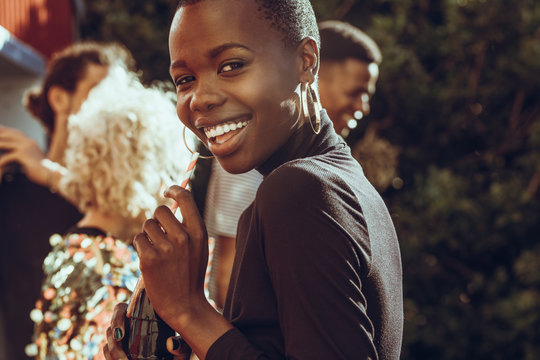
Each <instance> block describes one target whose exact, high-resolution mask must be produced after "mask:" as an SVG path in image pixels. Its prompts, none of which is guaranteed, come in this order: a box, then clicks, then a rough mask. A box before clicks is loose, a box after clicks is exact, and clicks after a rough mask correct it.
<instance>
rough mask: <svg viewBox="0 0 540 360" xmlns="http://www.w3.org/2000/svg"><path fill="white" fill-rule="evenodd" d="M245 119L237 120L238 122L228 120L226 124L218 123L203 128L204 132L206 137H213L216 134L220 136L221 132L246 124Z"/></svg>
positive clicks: (239, 127)
mask: <svg viewBox="0 0 540 360" xmlns="http://www.w3.org/2000/svg"><path fill="white" fill-rule="evenodd" d="M247 124H248V122H247V121H238V122H230V123H226V124H220V125H217V126H212V127H207V128H204V133H205V134H206V137H208V138H213V137H216V136H220V135H223V134H226V133H228V132H229V131H234V130H236V129H241V128H243V127H244V126H247Z"/></svg>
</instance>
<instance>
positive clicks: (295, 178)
mask: <svg viewBox="0 0 540 360" xmlns="http://www.w3.org/2000/svg"><path fill="white" fill-rule="evenodd" d="M322 117H323V121H322V129H321V132H320V133H319V134H318V135H314V134H313V133H312V132H311V133H310V132H308V131H306V130H305V129H303V130H299V131H298V133H297V134H295V135H294V136H292V137H291V138H290V139H289V141H288V142H287V143H286V144H285V146H284V147H283V148H282V149H280V150H279V151H278V152H277V153H276V154H274V155H273V156H272V157H271V158H270V159H269V160H268V161H267V162H265V163H264V164H263V165H262V166H261V167H260V168H259V169H258V170H259V171H260V172H261V173H262V174H263V175H264V180H263V182H262V184H261V185H260V187H259V190H258V192H257V196H256V198H255V201H254V202H253V204H252V205H251V206H250V207H248V208H247V209H246V211H245V212H244V213H243V214H242V217H241V218H240V221H239V225H238V233H237V244H236V257H235V261H234V267H233V272H232V276H231V281H230V285H229V292H228V294H227V301H226V304H225V309H224V316H225V317H226V318H227V319H228V320H229V321H231V323H232V324H233V325H234V326H235V328H234V329H232V330H229V331H228V332H227V333H225V334H224V335H223V336H221V337H220V338H219V339H218V340H217V341H216V342H215V343H214V344H213V345H212V346H211V348H210V349H209V351H208V354H207V359H209V360H212V359H267V358H268V359H283V358H287V359H310V360H312V359H398V358H399V353H400V349H401V340H402V331H403V298H402V273H401V258H400V251H399V245H398V241H397V236H396V233H395V230H394V226H393V223H392V220H391V218H390V215H389V213H388V210H387V208H386V206H385V204H384V202H383V201H382V199H381V197H380V196H379V194H378V193H377V192H376V190H375V189H374V188H373V187H372V186H371V184H370V183H369V182H368V180H366V178H365V176H364V174H363V171H362V169H361V167H360V166H359V164H358V163H357V161H356V160H355V159H354V158H352V157H351V155H350V149H349V148H348V146H347V145H346V144H345V142H344V141H343V139H341V138H340V137H339V136H338V135H336V133H335V132H334V130H333V127H332V123H331V121H330V119H329V118H328V117H327V116H326V113H325V112H324V111H323V112H322ZM308 129H309V125H308Z"/></svg>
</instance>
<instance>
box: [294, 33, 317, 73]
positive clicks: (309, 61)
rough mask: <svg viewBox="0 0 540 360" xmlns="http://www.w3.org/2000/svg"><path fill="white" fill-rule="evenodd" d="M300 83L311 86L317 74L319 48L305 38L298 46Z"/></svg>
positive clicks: (313, 41) (312, 41)
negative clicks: (306, 83)
mask: <svg viewBox="0 0 540 360" xmlns="http://www.w3.org/2000/svg"><path fill="white" fill-rule="evenodd" d="M297 51H298V59H299V66H300V82H308V83H309V84H312V83H313V82H314V81H315V78H316V77H317V73H318V72H319V47H318V46H317V43H316V42H315V40H313V39H310V38H305V39H304V40H302V42H301V43H300V45H299V46H298V50H297Z"/></svg>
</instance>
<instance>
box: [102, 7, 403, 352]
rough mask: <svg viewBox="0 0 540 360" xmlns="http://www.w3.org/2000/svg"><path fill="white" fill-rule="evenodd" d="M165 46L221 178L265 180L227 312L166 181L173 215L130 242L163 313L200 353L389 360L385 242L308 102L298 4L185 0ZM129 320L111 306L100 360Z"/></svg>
mask: <svg viewBox="0 0 540 360" xmlns="http://www.w3.org/2000/svg"><path fill="white" fill-rule="evenodd" d="M169 48H170V57H171V67H170V73H171V76H172V78H173V80H174V83H175V84H176V92H177V113H178V115H179V117H180V119H181V121H182V122H183V123H184V125H185V126H186V127H188V128H189V129H191V130H192V131H193V132H194V133H195V134H196V135H197V136H198V137H199V138H200V139H201V140H202V141H203V142H204V143H205V144H206V145H207V146H208V148H209V149H210V151H211V152H212V153H213V154H214V156H215V157H216V159H217V160H218V161H219V163H220V164H221V165H222V167H223V168H224V169H225V170H226V171H228V172H231V173H243V172H246V171H249V170H251V169H254V168H255V169H257V171H259V172H260V173H261V174H262V175H263V176H264V179H263V182H262V183H261V185H260V187H259V189H258V191H257V195H256V198H255V200H254V201H253V203H252V204H251V205H250V206H249V207H248V208H247V209H246V210H245V211H244V213H243V214H242V216H241V218H240V220H239V224H238V231H237V241H236V254H235V260H234V266H233V270H232V275H231V280H230V287H229V291H228V293H227V298H226V301H225V307H224V311H223V314H220V313H218V312H217V311H215V310H214V309H213V308H212V307H211V306H210V304H209V303H208V301H207V300H206V299H205V297H204V294H203V282H204V270H205V269H204V264H206V258H207V256H208V250H207V235H206V228H205V225H204V223H203V221H202V219H201V217H200V215H199V213H198V210H197V208H196V206H195V204H194V202H193V198H192V196H191V194H190V193H189V192H187V191H185V190H183V189H181V188H179V187H176V186H173V187H171V188H169V190H168V191H167V192H166V196H168V197H171V198H173V199H175V200H176V201H177V202H178V203H179V204H180V207H181V208H182V215H183V219H184V220H183V222H182V223H180V222H178V220H176V219H175V218H174V215H173V214H172V213H171V211H170V210H169V209H167V208H165V207H160V208H158V209H157V210H156V211H155V213H154V216H153V218H152V219H148V220H147V221H146V222H145V224H144V226H143V232H142V233H140V234H138V235H137V236H136V237H135V241H134V244H135V246H136V248H137V251H138V252H139V255H140V266H141V271H142V273H143V275H144V279H145V284H146V290H147V292H148V296H149V297H150V300H151V302H152V304H153V305H154V308H155V309H156V311H157V312H158V313H159V315H160V317H161V318H162V319H164V320H165V321H166V322H167V323H168V324H169V325H170V326H171V327H173V328H174V329H175V330H176V331H177V332H178V333H180V335H181V336H182V338H183V339H184V340H185V341H186V342H187V343H188V344H189V346H190V347H191V348H192V349H193V351H194V352H195V353H196V354H197V356H198V357H199V358H201V359H205V358H206V359H262V358H265V359H266V358H270V359H283V358H294V359H397V358H399V353H400V347H401V337H402V326H403V304H402V287H401V260H400V253H399V246H398V242H397V237H396V233H395V230H394V227H393V224H392V220H391V218H390V215H389V214H388V210H387V209H386V206H385V205H384V203H383V201H382V199H381V198H380V196H379V195H378V193H377V192H376V191H375V189H373V187H372V186H371V185H370V184H369V182H368V181H367V180H366V178H365V177H364V175H363V172H362V169H361V167H360V166H359V165H358V163H357V161H356V160H355V159H353V158H352V157H351V154H350V149H349V148H348V147H347V145H346V144H345V142H344V141H343V139H342V138H340V137H339V136H338V135H337V134H336V133H335V131H334V129H333V127H332V122H331V120H330V119H329V118H328V116H327V115H326V112H325V111H324V110H320V109H318V108H317V103H318V101H317V100H318V99H317V96H318V95H317V93H316V91H315V90H314V83H315V82H316V78H317V71H318V67H319V36H318V30H317V23H316V19H315V16H314V13H313V9H312V8H311V5H310V3H309V1H308V0H298V1H295V0H280V1H264V0H232V1H231V0H213V1H209V0H202V1H183V2H181V3H180V7H179V9H178V11H177V13H176V15H175V17H174V19H173V22H172V25H171V30H170V37H169ZM301 89H303V90H304V91H300V90H301ZM308 90H309V91H308ZM308 94H309V95H311V96H308ZM303 109H307V113H306V111H305V110H303ZM319 111H320V114H319V113H318V112H319ZM317 115H320V118H319V116H317ZM313 119H320V124H313V123H311V122H312V121H313ZM318 125H320V129H319V126H318ZM316 130H320V131H316ZM163 274H171V275H174V276H167V277H164V276H163ZM124 314H125V306H124V305H119V306H118V307H117V309H116V314H115V316H114V317H113V320H112V325H111V327H110V328H109V329H108V330H107V335H108V345H107V347H106V348H105V349H104V353H105V355H106V357H107V358H122V357H125V354H123V352H122V349H121V347H120V345H119V342H118V340H120V338H121V337H122V336H121V334H123V323H124V318H123V316H124ZM113 329H114V331H113ZM113 334H114V336H113Z"/></svg>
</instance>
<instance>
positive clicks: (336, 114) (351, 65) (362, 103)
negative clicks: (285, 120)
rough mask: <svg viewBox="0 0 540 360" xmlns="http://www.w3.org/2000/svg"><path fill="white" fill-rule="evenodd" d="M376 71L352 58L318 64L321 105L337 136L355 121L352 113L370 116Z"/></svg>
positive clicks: (374, 68) (377, 73) (374, 65)
mask: <svg viewBox="0 0 540 360" xmlns="http://www.w3.org/2000/svg"><path fill="white" fill-rule="evenodd" d="M378 77H379V68H378V66H377V65H376V64H375V63H371V64H369V63H367V62H366V61H362V60H359V59H354V58H346V59H345V60H343V61H341V62H339V61H327V62H325V61H324V59H323V60H322V61H321V71H320V76H319V92H320V95H321V104H322V106H323V108H325V109H326V111H327V112H328V116H329V117H330V119H332V121H333V122H334V129H335V130H336V132H337V133H338V134H340V133H342V131H343V129H346V128H347V122H348V121H349V120H350V119H354V113H355V111H361V112H362V115H363V116H364V117H365V116H367V115H369V113H370V106H369V101H370V99H371V97H372V96H373V94H375V85H376V83H377V79H378Z"/></svg>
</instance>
